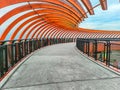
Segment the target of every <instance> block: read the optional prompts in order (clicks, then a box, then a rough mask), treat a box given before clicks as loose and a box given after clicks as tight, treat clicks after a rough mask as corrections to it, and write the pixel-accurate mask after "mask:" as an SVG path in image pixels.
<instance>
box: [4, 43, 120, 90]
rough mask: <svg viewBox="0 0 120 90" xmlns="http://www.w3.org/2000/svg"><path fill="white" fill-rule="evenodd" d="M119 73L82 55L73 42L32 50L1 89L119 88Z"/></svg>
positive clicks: (79, 89) (70, 89)
mask: <svg viewBox="0 0 120 90" xmlns="http://www.w3.org/2000/svg"><path fill="white" fill-rule="evenodd" d="M119 85H120V76H119V75H117V74H115V73H113V72H111V71H109V70H107V69H105V68H103V67H101V66H100V65H97V64H96V63H94V62H92V61H90V60H88V58H85V57H84V56H82V55H81V54H80V53H79V52H78V51H77V50H76V48H75V43H67V44H58V45H52V46H47V47H44V48H42V49H40V50H39V51H38V52H35V53H34V54H33V55H32V56H31V57H30V58H28V59H27V60H26V61H25V62H24V63H23V64H22V66H20V67H19V69H18V70H17V71H16V72H15V73H14V74H13V75H12V77H11V78H10V79H9V80H8V82H7V83H6V84H5V86H4V87H3V89H2V90H119V87H120V86H119Z"/></svg>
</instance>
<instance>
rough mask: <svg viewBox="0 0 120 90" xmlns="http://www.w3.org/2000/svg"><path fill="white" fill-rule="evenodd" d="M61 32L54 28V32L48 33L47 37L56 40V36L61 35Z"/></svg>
mask: <svg viewBox="0 0 120 90" xmlns="http://www.w3.org/2000/svg"><path fill="white" fill-rule="evenodd" d="M61 32H63V30H61V29H58V28H56V31H55V32H52V33H50V34H49V37H50V38H52V37H54V38H56V35H58V34H59V33H61Z"/></svg>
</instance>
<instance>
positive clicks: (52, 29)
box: [41, 27, 56, 38]
mask: <svg viewBox="0 0 120 90" xmlns="http://www.w3.org/2000/svg"><path fill="white" fill-rule="evenodd" d="M55 30H56V28H55V27H50V28H49V29H47V30H44V31H45V32H44V33H43V34H42V35H41V37H45V38H48V36H47V34H49V33H52V32H54V31H55Z"/></svg>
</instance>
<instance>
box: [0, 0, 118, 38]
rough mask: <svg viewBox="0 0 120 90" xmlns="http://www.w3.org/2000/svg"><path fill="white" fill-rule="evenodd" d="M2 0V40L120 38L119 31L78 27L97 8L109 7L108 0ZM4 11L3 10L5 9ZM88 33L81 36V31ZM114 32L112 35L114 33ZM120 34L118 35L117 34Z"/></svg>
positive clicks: (0, 22)
mask: <svg viewBox="0 0 120 90" xmlns="http://www.w3.org/2000/svg"><path fill="white" fill-rule="evenodd" d="M91 1H92V0H0V8H1V11H2V14H1V20H0V25H1V29H0V30H1V33H0V40H14V39H28V38H54V37H55V38H62V37H66V38H67V37H72V38H76V37H96V35H94V34H97V33H99V34H97V37H99V36H100V37H102V36H103V37H104V35H105V34H106V35H108V36H109V35H110V36H112V37H114V36H115V37H119V32H113V33H110V32H108V31H98V30H89V29H83V28H79V27H78V24H79V23H82V22H83V21H84V20H85V19H86V18H88V14H90V15H94V14H95V13H94V8H96V7H97V6H101V8H102V9H103V10H107V0H99V1H98V3H97V4H96V5H94V6H93V5H92V4H91V3H92V2H91ZM3 11H4V12H3ZM81 33H82V34H85V35H82V34H81ZM111 34H113V35H111ZM116 35H117V36H116Z"/></svg>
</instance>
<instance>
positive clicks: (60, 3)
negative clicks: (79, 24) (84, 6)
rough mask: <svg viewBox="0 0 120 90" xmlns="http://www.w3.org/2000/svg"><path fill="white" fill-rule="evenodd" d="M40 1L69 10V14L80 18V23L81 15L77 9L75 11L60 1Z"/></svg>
mask: <svg viewBox="0 0 120 90" xmlns="http://www.w3.org/2000/svg"><path fill="white" fill-rule="evenodd" d="M38 1H40V2H47V3H51V4H52V5H57V6H58V7H62V8H65V9H67V10H69V12H71V13H72V14H74V15H76V16H77V17H78V18H79V21H81V17H80V14H79V13H78V12H77V11H76V10H75V9H73V8H72V7H71V6H69V5H67V4H65V3H63V2H61V1H58V0H38Z"/></svg>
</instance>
